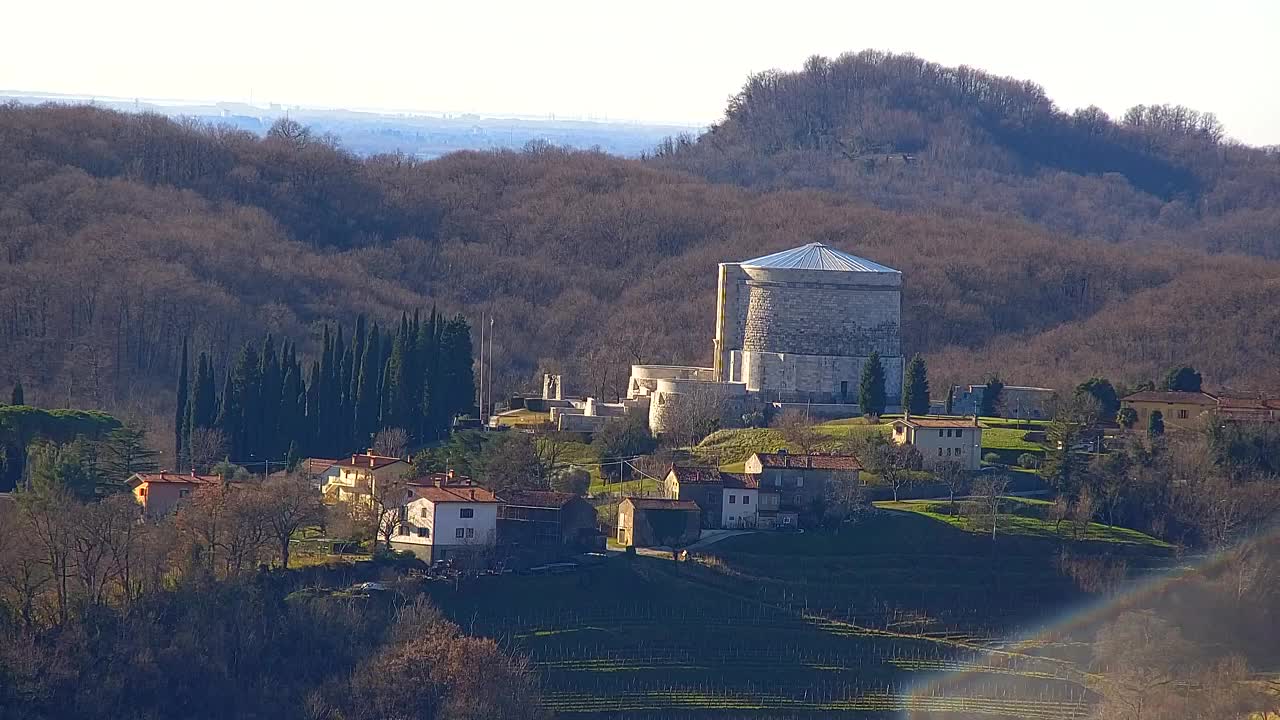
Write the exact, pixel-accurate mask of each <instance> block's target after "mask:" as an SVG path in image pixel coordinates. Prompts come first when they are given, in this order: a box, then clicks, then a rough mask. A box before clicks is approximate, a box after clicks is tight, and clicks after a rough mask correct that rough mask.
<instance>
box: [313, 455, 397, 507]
mask: <svg viewBox="0 0 1280 720" xmlns="http://www.w3.org/2000/svg"><path fill="white" fill-rule="evenodd" d="M332 467H336V468H337V475H336V477H334V476H333V475H332V474H330V479H329V481H328V482H327V483H325V485H324V487H323V488H322V491H323V492H324V497H325V500H326V501H328V502H353V501H357V500H360V501H363V502H365V503H368V502H371V501H372V497H373V495H374V493H376V492H377V487H378V484H379V483H386V482H389V481H391V480H395V479H397V478H400V477H402V476H403V475H405V474H406V473H407V472H409V470H410V466H409V463H407V462H405V461H404V460H402V459H400V458H397V457H388V456H386V455H374V454H373V452H372V451H370V452H366V453H365V454H363V455H352V456H351V457H350V458H342V459H340V460H338V461H336V462H335V463H334V464H333V466H332Z"/></svg>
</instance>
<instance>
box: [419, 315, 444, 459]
mask: <svg viewBox="0 0 1280 720" xmlns="http://www.w3.org/2000/svg"><path fill="white" fill-rule="evenodd" d="M437 333H438V331H437V323H436V309H435V308H434V307H432V308H431V314H430V315H429V316H428V317H427V321H426V322H425V323H423V324H422V326H421V327H420V328H419V329H418V337H417V349H416V351H415V353H414V354H415V356H416V357H417V358H418V368H417V372H418V378H419V379H418V417H419V427H418V434H419V436H420V438H421V439H423V440H427V439H434V438H435V436H436V427H437V425H438V421H437V418H436V416H437V414H438V409H437V408H436V407H435V403H434V401H433V398H432V396H433V393H434V392H435V391H436V390H437V389H438V387H439V377H438V375H439V371H440V347H439V340H440V338H439V335H438V334H437Z"/></svg>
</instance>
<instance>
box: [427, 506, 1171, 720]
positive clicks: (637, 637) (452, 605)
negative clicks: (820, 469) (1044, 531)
mask: <svg viewBox="0 0 1280 720" xmlns="http://www.w3.org/2000/svg"><path fill="white" fill-rule="evenodd" d="M1002 540H1003V542H1001V543H1000V544H998V545H997V547H996V551H997V552H996V553H995V554H993V553H992V551H991V550H992V549H991V546H990V544H989V542H988V541H986V540H985V538H983V537H980V536H977V535H974V534H970V533H966V532H963V531H962V530H959V529H957V528H955V527H952V526H949V525H947V524H946V523H942V522H938V521H936V520H933V519H930V518H927V517H925V516H922V515H916V514H911V513H881V514H879V515H877V516H875V517H873V518H871V519H869V520H867V521H865V522H863V523H861V524H860V525H858V526H856V527H853V528H849V529H846V530H844V531H842V532H840V533H804V534H795V535H776V534H763V533H761V534H755V535H744V536H739V537H735V538H730V539H727V540H724V541H722V542H720V543H716V544H714V545H711V546H709V547H708V548H707V553H706V554H704V555H700V556H697V557H695V558H694V560H692V561H690V562H682V563H676V562H672V561H669V560H663V559H659V558H652V557H632V558H627V557H623V556H617V557H614V558H612V559H610V560H608V561H606V562H605V563H603V564H602V565H600V566H598V567H595V568H592V569H590V570H584V571H582V572H580V573H578V574H576V575H564V576H552V577H546V576H534V577H519V576H517V577H499V578H480V579H476V580H473V581H472V584H470V585H464V586H463V587H462V588H460V589H459V590H457V591H453V590H449V589H441V590H438V591H434V592H433V594H434V595H435V596H436V601H437V602H438V603H439V604H440V605H441V606H442V607H443V608H444V609H445V610H446V611H447V612H449V613H450V614H451V615H452V616H453V617H454V618H455V619H456V620H457V621H458V622H459V623H460V624H461V625H462V626H463V627H464V629H467V630H468V631H470V632H475V633H480V634H484V635H488V636H491V637H494V638H496V639H498V640H499V642H501V643H502V644H503V645H504V646H506V647H509V648H512V649H515V650H517V651H520V652H523V653H526V654H527V655H528V656H529V657H530V658H531V660H532V661H533V663H534V665H535V667H536V668H537V669H538V672H539V673H540V674H541V676H542V682H543V687H544V694H545V698H546V702H547V704H548V706H549V707H550V708H552V709H554V710H555V711H556V712H557V713H559V714H560V715H561V716H563V717H572V718H591V719H595V718H615V717H628V718H630V717H641V718H722V717H724V718H727V717H747V718H791V717H811V718H817V717H867V718H880V717H884V718H889V717H922V718H923V717H936V718H943V717H946V718H960V717H973V718H1032V719H1039V718H1044V719H1045V720H1048V718H1074V717H1083V716H1084V715H1085V714H1086V713H1087V710H1088V707H1089V703H1090V694H1089V692H1088V691H1087V690H1086V689H1085V685H1086V682H1085V681H1086V678H1085V676H1084V675H1083V674H1082V671H1081V669H1080V666H1079V665H1077V663H1078V662H1079V661H1081V660H1083V657H1080V655H1081V653H1082V652H1083V651H1082V649H1081V648H1080V647H1079V646H1075V645H1072V644H1071V643H1069V642H1063V641H1062V639H1054V640H1052V641H1046V642H1043V643H1040V644H1017V645H1014V644H1009V643H1007V642H1006V639H1007V638H1009V637H1012V636H1015V635H1018V634H1020V631H1021V630H1025V629H1029V628H1033V627H1035V626H1036V624H1037V622H1038V621H1039V619H1041V618H1044V617H1050V616H1053V615H1056V614H1057V612H1058V611H1060V610H1061V609H1062V608H1063V607H1065V606H1066V605H1067V604H1069V603H1072V602H1074V601H1077V600H1080V599H1081V596H1080V595H1079V594H1078V593H1077V591H1075V590H1074V588H1073V586H1072V585H1071V583H1070V582H1068V581H1067V580H1065V579H1064V578H1062V577H1060V576H1059V575H1058V572H1057V571H1056V569H1054V565H1053V563H1052V561H1051V556H1052V552H1053V551H1054V548H1055V547H1056V546H1055V545H1053V544H1052V543H1046V542H1043V541H1041V540H1039V539H1035V538H1007V539H1002ZM1089 547H1091V545H1090V544H1088V543H1082V544H1081V545H1080V546H1079V547H1078V548H1077V550H1079V551H1087V550H1088V548H1089ZM1148 550H1149V551H1150V552H1151V553H1152V554H1151V555H1150V559H1151V561H1152V562H1156V563H1158V562H1160V557H1159V550H1158V549H1156V548H1141V549H1131V551H1132V552H1135V553H1136V552H1146V551H1148ZM712 551H713V552H712ZM954 677H962V678H964V682H963V683H949V682H937V681H938V680H939V679H943V680H945V679H947V678H954Z"/></svg>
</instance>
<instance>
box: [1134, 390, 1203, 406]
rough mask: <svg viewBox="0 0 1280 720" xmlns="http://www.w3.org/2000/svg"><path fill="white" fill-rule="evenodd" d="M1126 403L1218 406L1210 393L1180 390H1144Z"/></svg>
mask: <svg viewBox="0 0 1280 720" xmlns="http://www.w3.org/2000/svg"><path fill="white" fill-rule="evenodd" d="M1122 400H1124V401H1125V402H1154V403H1168V404H1171V405H1172V404H1185V405H1216V404H1217V402H1218V401H1217V400H1216V399H1215V398H1214V397H1213V396H1212V395H1210V394H1209V393H1203V392H1182V391H1179V390H1143V391H1142V392H1136V393H1133V394H1132V395H1126V396H1124V397H1123V398H1122Z"/></svg>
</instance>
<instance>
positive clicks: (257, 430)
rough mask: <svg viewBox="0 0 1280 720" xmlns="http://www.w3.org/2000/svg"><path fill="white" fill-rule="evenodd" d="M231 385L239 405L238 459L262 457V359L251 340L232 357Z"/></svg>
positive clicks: (263, 432)
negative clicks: (233, 365)
mask: <svg viewBox="0 0 1280 720" xmlns="http://www.w3.org/2000/svg"><path fill="white" fill-rule="evenodd" d="M234 378H235V382H234V387H233V388H232V389H233V390H234V391H235V393H236V395H237V397H236V401H237V402H238V403H239V406H240V413H241V420H240V432H241V437H240V444H239V445H238V446H234V445H233V447H236V448H237V449H238V450H239V454H238V457H239V458H241V459H242V460H244V459H247V458H249V457H254V458H258V457H262V456H263V453H264V451H265V448H264V446H263V441H264V440H265V439H266V438H265V428H264V427H263V415H262V406H263V400H262V358H261V356H260V355H259V354H258V349H257V347H256V346H254V344H253V343H251V342H250V343H245V345H244V348H243V349H241V351H240V357H239V359H237V360H236V368H235V373H234Z"/></svg>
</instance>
